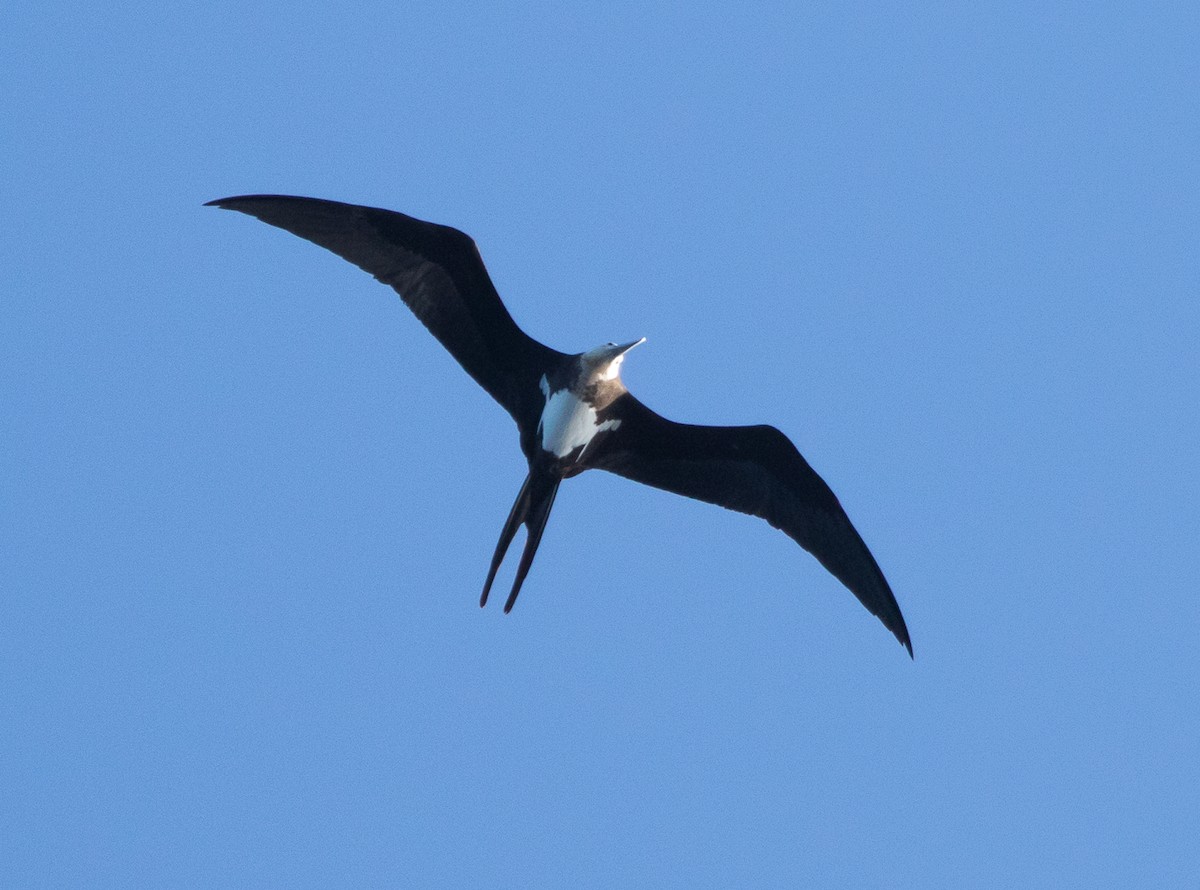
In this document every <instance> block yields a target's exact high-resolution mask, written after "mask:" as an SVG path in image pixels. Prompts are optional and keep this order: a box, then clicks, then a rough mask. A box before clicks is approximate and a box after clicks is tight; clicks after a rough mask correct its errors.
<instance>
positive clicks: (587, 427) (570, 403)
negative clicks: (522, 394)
mask: <svg viewBox="0 0 1200 890" xmlns="http://www.w3.org/2000/svg"><path fill="white" fill-rule="evenodd" d="M541 387H542V394H543V395H544V396H545V397H546V407H545V408H543V409H542V422H541V424H540V425H539V428H538V429H539V433H540V435H541V442H542V449H543V450H545V451H549V452H550V453H551V454H553V455H554V456H555V457H566V456H567V455H568V454H570V453H571V452H572V451H574V450H575V449H576V448H586V447H587V445H588V444H589V443H590V442H591V441H592V439H594V438H595V436H596V434H597V433H601V432H604V431H605V430H615V429H616V428H617V427H619V426H620V425H621V421H619V420H605V421H599V420H597V417H596V409H595V408H593V407H592V406H591V405H589V404H588V403H587V402H585V401H583V400H582V399H579V398H576V396H575V394H574V393H572V392H571V390H569V389H560V390H557V391H555V392H550V385H549V384H548V383H547V382H546V378H545V377H543V378H542V380H541Z"/></svg>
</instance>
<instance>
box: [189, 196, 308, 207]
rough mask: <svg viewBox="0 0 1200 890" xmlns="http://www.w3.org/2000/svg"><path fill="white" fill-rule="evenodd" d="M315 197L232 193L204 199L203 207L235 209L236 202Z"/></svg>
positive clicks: (298, 199) (304, 199) (293, 199)
mask: <svg viewBox="0 0 1200 890" xmlns="http://www.w3.org/2000/svg"><path fill="white" fill-rule="evenodd" d="M317 200H319V199H317V198H301V197H298V196H297V195H232V196H230V197H228V198H217V199H216V200H213V201H205V202H204V204H202V205H201V206H203V207H220V208H221V209H222V210H237V209H238V207H237V205H238V204H241V203H244V202H247V201H317Z"/></svg>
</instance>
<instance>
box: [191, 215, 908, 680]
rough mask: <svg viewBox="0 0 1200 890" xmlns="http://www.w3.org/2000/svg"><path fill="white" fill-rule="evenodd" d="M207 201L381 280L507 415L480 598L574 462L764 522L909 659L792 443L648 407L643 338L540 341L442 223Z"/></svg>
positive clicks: (467, 244) (902, 634) (472, 249)
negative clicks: (640, 367)
mask: <svg viewBox="0 0 1200 890" xmlns="http://www.w3.org/2000/svg"><path fill="white" fill-rule="evenodd" d="M205 206H215V207H221V208H224V209H226V210H237V211H240V212H242V213H246V214H249V215H250V216H254V217H257V218H258V219H260V220H262V221H263V222H265V223H269V224H270V225H273V226H278V227H279V228H281V229H286V230H287V231H289V232H291V233H293V234H295V235H299V236H300V237H301V238H306V239H308V240H309V241H312V242H313V243H314V244H319V245H320V246H321V247H324V248H326V249H327V250H331V251H333V252H334V253H336V254H337V255H338V256H340V257H342V258H343V259H346V260H349V261H350V262H351V263H354V264H355V265H356V266H358V267H359V268H361V269H364V270H366V271H367V272H370V273H371V274H372V275H374V276H375V277H376V278H377V279H379V280H380V281H382V282H383V283H384V284H388V285H391V286H392V287H393V288H395V290H396V292H397V293H399V294H400V297H401V299H403V300H404V302H405V304H406V305H407V306H408V308H410V309H411V310H412V311H413V312H414V313H415V314H416V316H417V318H418V319H420V320H421V322H422V324H424V325H425V327H427V328H428V329H429V330H430V332H431V333H432V334H433V335H434V336H435V337H437V339H438V340H439V341H440V342H441V344H442V345H443V346H445V347H446V349H448V350H449V351H450V354H451V355H453V356H454V358H456V359H457V360H458V362H459V363H460V364H461V365H462V366H463V367H464V368H465V369H466V371H467V373H468V374H470V375H471V376H472V377H473V378H475V382H476V383H478V384H479V385H480V386H482V387H483V388H484V389H485V390H487V391H488V393H489V394H491V396H492V398H494V399H495V400H496V401H497V402H499V403H500V404H501V405H502V406H503V407H504V409H505V410H506V411H508V413H509V414H511V415H512V417H513V419H514V420H515V421H516V422H517V428H518V429H519V430H520V435H521V450H522V451H523V452H524V453H525V457H526V459H527V460H528V462H529V475H528V476H527V477H526V478H525V484H524V485H522V486H521V491H520V493H519V494H518V495H517V500H516V503H514V504H513V508H512V512H510V513H509V514H508V521H507V522H505V523H504V530H503V531H502V532H501V533H500V541H499V543H498V544H497V545H496V551H495V554H494V555H493V557H492V563H491V567H490V568H489V570H488V575H487V581H486V582H485V583H484V586H483V595H482V596H481V597H480V599H479V604H480V605H481V606H482V605H484V604H486V603H487V598H488V592H489V591H490V590H491V587H492V582H493V581H494V580H495V577H496V570H497V569H498V568H499V567H500V563H501V561H502V560H503V558H504V554H505V552H506V551H507V550H508V545H509V544H510V543H511V542H512V539H513V536H514V535H515V534H516V532H517V528H518V527H519V526H521V525H522V524H524V525H525V526H526V528H527V530H528V534H527V538H526V541H525V550H524V552H523V553H522V554H521V561H520V563H519V565H518V566H517V574H516V580H515V581H514V582H513V586H512V591H511V592H510V593H509V595H508V600H507V602H505V604H504V611H505V612H508V611H509V610H510V609H511V608H512V606H513V603H514V602H515V601H516V598H517V594H518V593H519V592H520V590H521V584H522V582H524V580H525V576H526V575H527V574H528V572H529V566H530V564H531V563H532V562H533V556H534V554H535V553H536V552H537V548H538V543H539V542H540V541H541V539H542V531H543V529H545V527H546V520H547V519H548V518H549V516H550V508H551V507H553V505H554V496H555V494H556V493H557V492H558V486H559V483H561V482H562V480H563V479H566V478H569V477H571V476H576V475H578V474H579V473H582V472H583V471H584V470H591V469H597V470H608V471H609V472H610V473H616V474H618V475H620V476H625V477H626V478H628V479H633V480H634V481H635V482H643V483H645V484H646V485H652V486H654V487H655V488H662V489H665V490H666V491H673V492H675V493H676V494H681V495H685V496H687V497H691V498H697V499H699V500H702V501H707V502H708V503H710V504H717V505H719V506H721V507H726V508H728V509H730V510H737V511H739V512H742V513H749V514H751V515H753V516H760V517H762V518H763V519H765V520H767V522H769V523H771V525H773V526H775V527H776V528H778V529H781V530H783V531H784V532H785V533H786V534H787V535H788V536H790V537H791V538H792V539H793V540H795V541H796V542H797V543H798V544H799V545H800V546H801V547H803V548H804V549H805V550H807V551H808V552H809V553H811V554H812V555H813V556H815V557H816V558H817V559H818V560H819V561H820V563H821V564H822V565H823V566H825V568H826V569H828V570H829V571H830V572H832V573H833V575H834V576H835V577H836V578H837V579H838V580H839V581H841V582H842V583H843V584H845V585H846V587H848V588H849V589H850V591H851V592H852V593H853V594H854V595H855V596H857V597H858V599H859V601H861V602H862V604H863V605H864V606H866V607H867V609H868V610H869V611H870V612H871V613H872V614H874V615H876V616H877V617H878V618H879V620H880V621H882V622H883V624H884V626H885V627H886V628H887V629H888V630H890V631H891V632H892V633H893V634H895V635H896V638H897V639H898V640H899V641H900V642H901V643H902V644H903V645H904V646H905V648H906V649H908V653H909V655H910V656H911V655H912V642H911V641H910V639H909V636H908V628H907V627H905V625H904V616H903V615H901V614H900V606H899V605H898V604H897V603H896V598H895V596H893V595H892V591H891V588H890V587H889V586H888V583H887V580H886V579H885V578H884V577H883V572H882V571H880V569H879V565H878V564H877V563H876V562H875V558H874V557H873V556H871V551H870V550H868V549H867V545H866V544H864V543H863V540H862V538H861V537H860V536H859V534H858V532H857V531H855V529H854V526H853V525H851V523H850V519H849V517H847V516H846V512H845V510H843V509H842V506H841V504H840V503H838V499H837V498H836V497H835V496H834V494H833V492H832V491H830V489H829V486H828V485H826V484H825V482H824V480H822V479H821V477H820V476H818V475H817V474H816V472H815V471H814V470H813V469H812V467H810V466H809V465H808V462H807V461H806V460H805V459H804V458H803V457H801V455H800V452H799V451H797V450H796V446H795V445H793V444H792V443H791V441H790V440H789V439H788V438H787V436H785V435H784V434H783V433H781V432H780V431H779V430H777V429H775V428H774V427H770V426H695V425H692V424H686V423H675V422H673V421H670V420H667V419H665V418H663V417H660V416H659V415H658V414H655V413H654V412H653V411H651V410H650V409H649V408H647V407H646V406H645V405H643V404H642V403H641V402H639V401H638V400H637V399H635V398H634V397H633V396H632V395H631V394H630V393H629V391H628V390H627V389H626V388H625V386H624V385H623V384H622V383H621V377H620V371H621V362H622V361H623V360H624V358H625V353H626V352H628V351H629V350H630V349H632V348H633V347H634V346H637V345H638V344H639V343H641V342H643V341H642V340H635V341H634V342H632V343H621V344H617V343H606V344H604V345H603V346H597V347H596V348H595V349H590V350H588V351H587V352H583V353H579V354H576V355H567V354H565V353H562V352H558V351H556V350H554V349H551V348H550V347H548V346H543V345H542V344H541V343H539V342H538V341H537V340H534V339H533V338H532V337H530V336H529V335H528V334H526V333H525V332H524V331H522V330H521V329H520V328H519V327H517V324H516V322H514V321H513V319H512V316H511V315H509V314H508V310H507V309H505V308H504V304H503V303H502V302H501V301H500V295H499V294H498V293H497V292H496V288H495V287H494V286H493V284H492V281H491V279H490V278H489V277H488V273H487V269H485V268H484V265H483V259H482V258H481V257H480V255H479V250H478V248H476V246H475V242H474V241H472V240H471V238H470V237H469V236H467V235H466V234H464V233H463V232H460V231H458V230H457V229H452V228H450V227H448V226H441V225H437V224H435V223H429V222H423V221H421V220H419V219H413V218H412V217H411V216H405V215H404V214H402V213H395V212H393V211H390V210H379V209H376V208H373V207H360V206H358V205H355V204H342V203H339V202H337V201H324V200H319V199H316V198H299V197H289V196H284V195H247V196H244V197H238V198H222V199H220V200H217V201H210V202H209V203H208V204H206V205H205ZM643 339H644V338H643Z"/></svg>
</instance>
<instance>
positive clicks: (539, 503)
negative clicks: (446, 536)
mask: <svg viewBox="0 0 1200 890" xmlns="http://www.w3.org/2000/svg"><path fill="white" fill-rule="evenodd" d="M561 481H562V480H561V479H558V478H556V477H553V476H540V475H538V476H535V475H533V474H532V473H531V474H530V475H529V476H526V477H525V483H524V484H523V485H522V486H521V491H520V492H519V493H518V494H517V499H516V501H515V502H514V503H513V506H512V510H511V511H509V514H508V519H507V520H506V521H505V523H504V529H503V530H502V531H501V532H500V540H499V541H498V542H497V543H496V551H495V553H493V554H492V563H491V566H490V567H489V568H488V575H487V581H485V582H484V585H483V594H482V595H481V596H480V597H479V605H480V606H485V605H487V600H488V594H489V593H491V590H492V582H494V581H495V580H496V572H497V571H498V570H499V568H500V564H501V563H502V562H503V561H504V555H505V554H506V553H507V552H508V548H509V545H510V544H512V540H513V538H514V537H515V536H516V534H517V528H518V527H519V526H521V525H524V526H525V527H526V529H527V531H528V533H527V536H526V539H525V549H524V551H523V552H522V553H521V561H520V563H518V565H517V576H516V579H515V580H514V581H513V587H512V592H511V593H509V595H508V600H507V602H505V604H504V611H505V612H506V613H507V612H510V611H512V607H513V603H515V602H516V601H517V594H518V593H520V592H521V585H522V584H523V583H524V582H525V576H526V575H528V574H529V567H530V566H531V565H533V557H534V554H536V553H537V549H538V545H539V544H540V543H541V541H542V532H544V531H545V529H546V521H547V520H548V519H549V518H550V510H551V508H552V507H553V506H554V498H555V496H556V495H557V494H558V486H559V483H560V482H561Z"/></svg>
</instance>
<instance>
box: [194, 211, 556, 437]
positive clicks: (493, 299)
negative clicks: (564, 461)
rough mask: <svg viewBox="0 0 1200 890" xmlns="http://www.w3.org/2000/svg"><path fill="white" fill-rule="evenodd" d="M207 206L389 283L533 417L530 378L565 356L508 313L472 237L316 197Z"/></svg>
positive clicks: (503, 400)
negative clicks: (308, 244) (277, 231)
mask: <svg viewBox="0 0 1200 890" xmlns="http://www.w3.org/2000/svg"><path fill="white" fill-rule="evenodd" d="M206 206H215V207H221V208H223V209H225V210H237V211H240V212H242V213H246V214H249V215H250V216H253V217H256V218H257V219H260V220H262V221H263V222H265V223H268V224H270V225H273V226H277V227H278V228H281V229H285V230H287V231H289V232H291V233H292V234H294V235H299V236H300V237H301V238H306V239H307V240H309V241H312V242H313V243H314V244H318V245H320V246H321V247H324V248H326V249H327V250H330V251H332V252H334V253H336V254H337V255H338V256H340V257H342V258H343V259H345V260H348V261H349V262H351V263H353V264H354V265H356V266H358V267H359V268H360V269H363V270H365V271H367V272H370V273H371V274H372V275H374V276H375V277H376V278H377V279H378V280H379V281H381V282H383V283H384V284H387V285H390V286H391V287H392V288H394V289H395V290H396V292H397V293H399V294H400V297H401V298H402V299H403V300H404V302H405V304H406V305H407V306H408V307H409V308H410V309H411V310H412V311H413V313H414V314H415V315H416V316H417V318H418V319H420V321H421V322H422V324H424V325H425V327H427V328H428V329H429V331H430V333H432V334H433V335H434V336H435V337H436V338H437V339H438V340H439V341H440V342H441V344H442V345H443V346H445V347H446V349H447V350H449V352H450V354H451V355H453V356H454V358H455V359H457V360H458V362H459V364H461V365H462V366H463V368H464V369H466V371H467V373H468V374H470V375H471V377H473V378H474V379H475V381H476V382H477V383H478V384H479V385H480V386H482V387H483V388H484V389H485V390H487V392H488V393H489V394H490V395H491V396H492V397H493V398H494V399H496V401H497V402H499V403H500V404H501V405H502V406H503V407H504V408H505V410H507V411H508V412H509V414H511V415H512V416H513V418H514V419H515V420H516V421H517V423H518V424H520V425H522V426H523V427H524V426H526V425H530V424H532V425H536V423H537V413H538V411H540V409H541V402H540V392H539V390H538V387H537V381H538V379H539V378H540V376H541V375H542V374H543V373H545V372H546V370H548V369H549V368H550V367H552V366H554V365H555V364H556V363H557V362H558V361H560V360H561V359H562V358H563V357H564V356H563V355H562V353H560V352H557V351H556V350H553V349H551V348H549V347H548V346H545V345H543V344H541V343H539V342H538V341H537V340H535V339H533V338H532V337H530V336H529V335H528V334H526V333H525V332H524V331H522V330H521V329H520V328H519V327H518V326H517V323H516V322H515V321H513V318H512V316H511V315H509V313H508V310H507V309H506V308H505V307H504V304H503V302H501V300H500V295H499V294H498V293H497V292H496V288H495V286H494V285H493V284H492V280H491V278H490V277H489V276H488V273H487V269H486V267H485V266H484V264H483V259H482V258H481V257H480V255H479V250H478V249H477V248H476V246H475V242H474V241H472V240H471V238H470V236H468V235H466V234H464V233H463V232H460V231H459V230H458V229H453V228H451V227H449V226H442V225H438V224H436V223H430V222H424V221H423V220H419V219H414V218H413V217H411V216H405V215H404V214H403V213H396V212H394V211H391V210H381V209H378V208H375V207H362V206H359V205H357V204H343V203H340V202H338V201H325V200H321V199H318V198H301V197H293V196H288V195H245V196H242V197H236V198H221V199H220V200H217V201H210V202H209V204H208V205H206Z"/></svg>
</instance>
